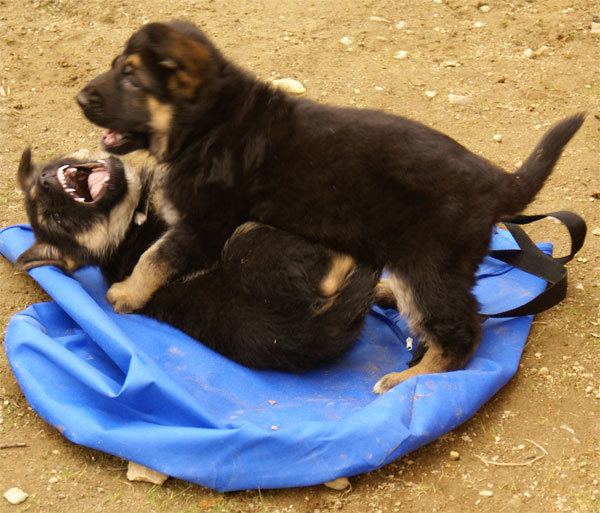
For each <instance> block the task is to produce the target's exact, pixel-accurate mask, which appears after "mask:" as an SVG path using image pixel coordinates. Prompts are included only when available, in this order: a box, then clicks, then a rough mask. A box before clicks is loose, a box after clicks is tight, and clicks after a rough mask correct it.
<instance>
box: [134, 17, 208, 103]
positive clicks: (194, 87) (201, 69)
mask: <svg viewBox="0 0 600 513" xmlns="http://www.w3.org/2000/svg"><path fill="white" fill-rule="evenodd" d="M143 30H144V32H145V34H146V37H147V43H148V50H149V51H150V53H151V55H152V58H153V59H155V61H156V62H157V63H158V64H159V65H160V66H162V67H163V68H165V69H166V70H168V71H169V72H171V76H170V77H169V81H168V87H169V89H170V90H171V92H172V93H173V95H174V96H176V97H181V98H184V99H187V100H191V99H193V98H194V97H195V96H196V93H197V92H198V90H199V88H200V86H201V85H202V84H203V83H204V82H205V81H206V79H207V75H208V73H210V71H209V68H210V66H211V65H212V62H213V57H212V50H211V48H209V44H204V43H203V42H202V41H200V40H198V39H196V38H194V37H189V36H187V35H185V34H183V33H181V32H178V31H177V30H174V29H173V28H171V27H170V26H169V25H165V24H163V23H150V24H148V25H146V26H145V27H144V29H143Z"/></svg>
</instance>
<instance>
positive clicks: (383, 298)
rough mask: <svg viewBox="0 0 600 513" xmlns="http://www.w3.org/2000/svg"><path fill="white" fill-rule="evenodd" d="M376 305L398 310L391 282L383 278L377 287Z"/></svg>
mask: <svg viewBox="0 0 600 513" xmlns="http://www.w3.org/2000/svg"><path fill="white" fill-rule="evenodd" d="M375 304H376V305H377V306H380V307H381V308H398V304H397V302H396V297H395V296H394V292H393V291H392V287H391V285H390V280H389V279H388V278H381V279H380V280H379V283H378V284H377V285H376V287H375Z"/></svg>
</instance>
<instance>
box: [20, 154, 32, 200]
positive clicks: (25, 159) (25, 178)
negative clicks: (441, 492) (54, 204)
mask: <svg viewBox="0 0 600 513" xmlns="http://www.w3.org/2000/svg"><path fill="white" fill-rule="evenodd" d="M34 171H35V166H34V165H33V162H31V148H27V149H26V150H25V151H24V152H23V154H22V155H21V161H20V162H19V170H18V171H17V179H18V181H19V186H20V187H21V190H22V191H23V192H25V191H27V190H28V189H29V187H30V186H31V182H32V180H33V175H34Z"/></svg>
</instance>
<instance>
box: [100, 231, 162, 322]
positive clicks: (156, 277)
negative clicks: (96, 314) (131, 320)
mask: <svg viewBox="0 0 600 513" xmlns="http://www.w3.org/2000/svg"><path fill="white" fill-rule="evenodd" d="M160 242H161V240H160V239H159V241H158V242H156V243H155V244H154V245H152V246H151V247H150V248H149V249H147V250H146V251H145V252H144V253H143V254H142V256H141V257H140V259H139V261H138V263H137V264H136V265H135V267H134V268H133V272H132V273H131V275H130V276H129V277H128V278H126V279H125V280H123V281H121V282H118V283H115V284H113V285H112V286H111V287H110V289H108V292H107V294H106V298H107V299H108V301H109V302H110V304H111V305H112V306H113V308H114V309H115V311H116V312H118V313H129V312H133V311H135V310H139V309H140V308H142V307H143V306H144V305H145V304H146V303H147V302H148V301H149V300H150V298H151V297H152V294H154V293H155V292H156V291H157V290H158V289H159V288H160V287H161V286H162V285H164V284H165V283H166V281H167V278H168V276H169V265H168V264H167V263H165V262H161V261H160V260H158V259H157V258H156V253H157V251H158V248H159V247H160Z"/></svg>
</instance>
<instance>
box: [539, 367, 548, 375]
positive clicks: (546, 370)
mask: <svg viewBox="0 0 600 513" xmlns="http://www.w3.org/2000/svg"><path fill="white" fill-rule="evenodd" d="M549 373H550V371H549V370H548V367H542V368H541V369H540V370H539V371H538V376H547V375H548V374H549Z"/></svg>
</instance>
